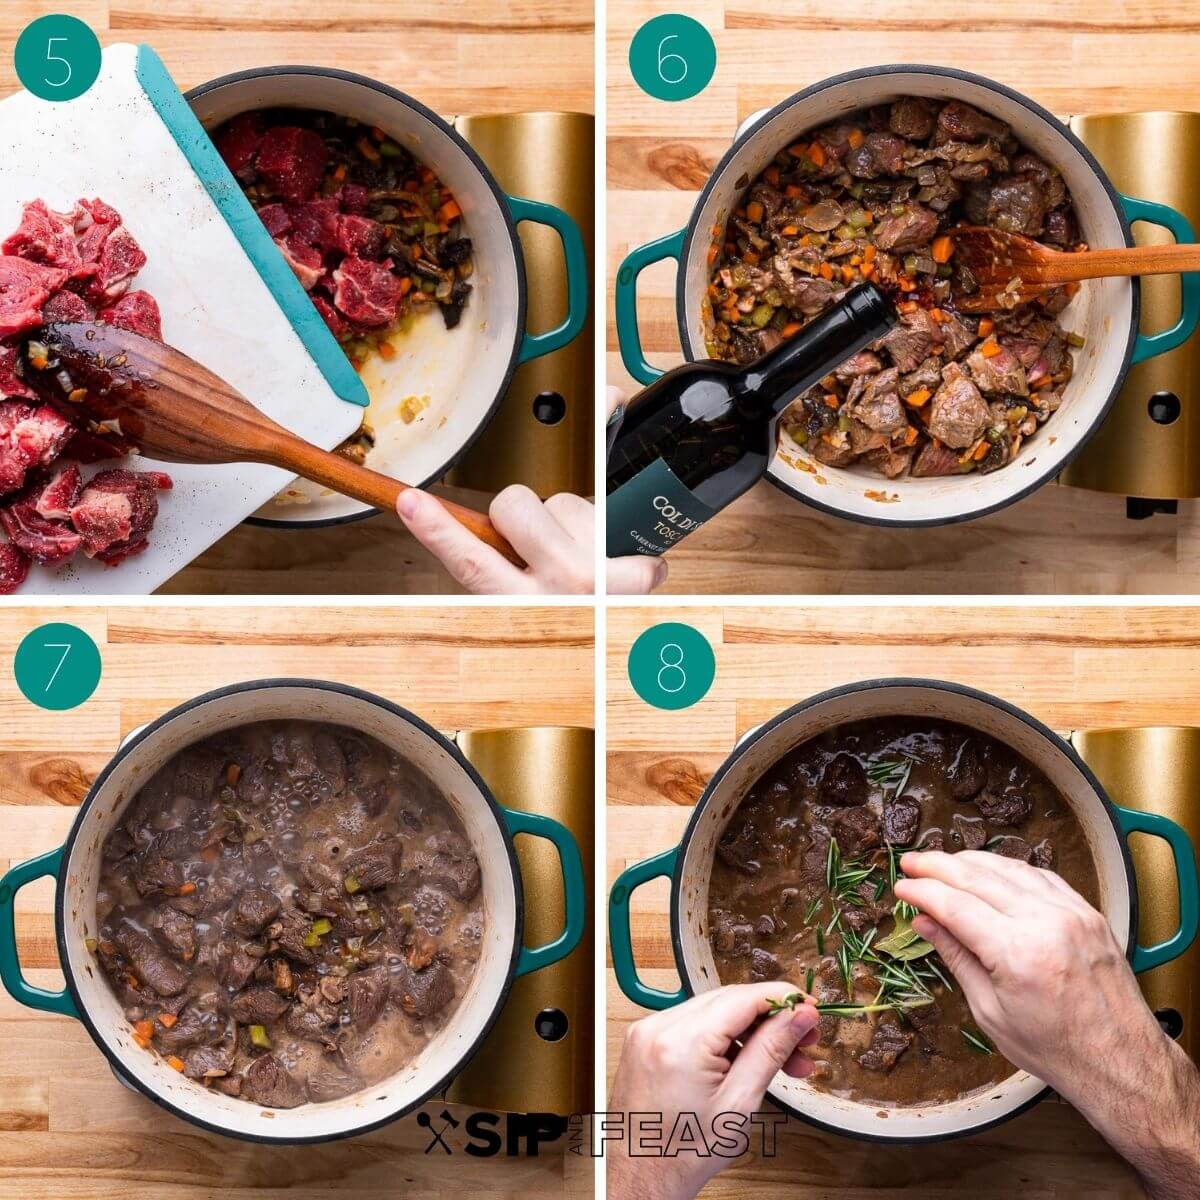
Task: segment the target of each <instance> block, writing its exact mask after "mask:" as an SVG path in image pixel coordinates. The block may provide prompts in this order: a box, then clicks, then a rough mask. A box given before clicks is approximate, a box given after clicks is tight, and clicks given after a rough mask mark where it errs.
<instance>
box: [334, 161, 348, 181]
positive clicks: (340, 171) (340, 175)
mask: <svg viewBox="0 0 1200 1200" xmlns="http://www.w3.org/2000/svg"><path fill="white" fill-rule="evenodd" d="M345 178H346V164H345V163H339V164H338V166H337V167H335V168H334V172H333V182H334V183H341V182H342V180H344V179H345Z"/></svg>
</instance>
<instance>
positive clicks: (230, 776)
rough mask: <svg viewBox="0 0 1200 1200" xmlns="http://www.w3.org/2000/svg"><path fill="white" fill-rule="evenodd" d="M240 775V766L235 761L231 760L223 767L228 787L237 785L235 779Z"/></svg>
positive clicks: (239, 777)
mask: <svg viewBox="0 0 1200 1200" xmlns="http://www.w3.org/2000/svg"><path fill="white" fill-rule="evenodd" d="M241 777H242V768H241V767H240V766H239V765H238V764H237V763H235V762H231V763H230V764H229V765H228V766H227V767H226V768H225V782H226V783H227V784H229V786H230V787H237V781H238V780H239V779H241Z"/></svg>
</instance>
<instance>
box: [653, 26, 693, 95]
mask: <svg viewBox="0 0 1200 1200" xmlns="http://www.w3.org/2000/svg"><path fill="white" fill-rule="evenodd" d="M678 36H679V34H677V33H670V34H668V35H667V36H666V37H665V38H663V40H662V41H661V42H659V43H658V77H659V78H660V79H661V80H662V81H663V83H670V84H676V83H682V82H683V81H684V80H685V79H686V78H687V73H688V65H687V59H686V58H684V57H683V55H682V54H664V53H663V47H664V46H665V45H666V44H667V43H668V42H669V41H672V40H674V39H675V38H677V37H678ZM671 59H675V60H676V62H678V63H681V64H682V66H683V73H682V74H681V75H679V76H678V77H677V78H676V79H671V78H670V77H669V76H668V75H667V73H666V71H664V70H663V67H664V66H666V64H667V63H668V62H670V61H671Z"/></svg>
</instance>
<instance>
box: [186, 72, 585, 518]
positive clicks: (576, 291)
mask: <svg viewBox="0 0 1200 1200" xmlns="http://www.w3.org/2000/svg"><path fill="white" fill-rule="evenodd" d="M187 100H188V103H189V104H190V105H191V106H192V111H193V112H194V113H195V114H196V116H197V117H198V118H199V120H200V123H201V124H202V125H203V126H204V127H205V129H207V130H209V131H212V130H213V129H215V128H216V127H217V126H219V125H220V124H222V122H224V121H227V120H229V119H230V118H231V117H234V116H237V115H238V114H239V113H243V112H248V111H252V110H254V109H260V108H310V109H317V110H320V111H324V112H333V113H337V114H338V115H339V116H344V117H353V118H355V119H356V120H359V121H361V122H363V123H364V124H365V125H368V126H371V125H374V126H377V127H378V128H380V129H382V130H383V131H384V132H385V133H386V134H387V135H388V136H389V137H391V138H392V139H394V140H395V141H397V142H399V143H400V144H401V145H402V146H404V147H406V148H407V149H408V150H410V151H411V152H412V154H413V155H414V156H415V157H416V158H417V159H418V160H419V161H420V162H422V163H424V164H425V165H426V166H428V167H430V168H431V169H432V170H433V171H434V173H435V174H436V175H437V176H438V178H439V179H441V181H442V182H443V183H444V184H445V185H446V186H447V187H448V188H449V189H450V190H451V192H453V194H454V198H455V199H456V200H457V201H458V204H459V206H460V207H461V208H462V211H463V230H464V232H465V234H466V235H467V236H468V237H470V238H471V241H472V246H473V254H472V262H473V264H474V272H473V274H472V277H471V280H470V282H471V284H472V287H473V291H472V292H471V296H470V299H469V300H468V302H467V305H466V307H465V308H464V309H463V313H462V320H461V321H460V322H459V324H458V326H457V327H456V328H455V329H452V330H448V329H446V328H445V327H444V325H443V322H442V321H441V319H440V317H438V316H437V314H433V313H431V314H426V315H425V316H424V317H423V318H422V319H421V320H420V321H419V322H418V323H417V325H416V326H415V327H414V329H413V330H412V336H408V337H397V338H395V339H394V341H393V344H394V346H395V349H396V351H397V353H396V356H395V357H394V358H393V359H391V360H390V361H384V360H383V359H382V358H380V357H378V356H372V358H371V360H370V362H369V364H368V366H367V367H366V368H365V369H364V381H365V382H366V383H367V386H368V390H369V391H370V393H371V396H372V401H373V403H372V415H371V418H370V419H371V423H372V425H373V427H374V430H375V434H376V444H375V448H374V450H373V451H372V453H371V465H372V466H373V467H374V468H375V469H376V470H380V471H383V472H384V473H385V474H391V475H394V476H395V477H396V478H398V479H403V480H404V481H405V482H406V483H411V484H414V485H418V486H421V487H425V486H427V485H428V484H430V483H433V482H434V481H436V480H438V479H440V478H441V477H442V476H443V475H445V474H446V472H447V471H448V470H450V468H451V467H453V466H454V465H455V463H457V462H458V460H459V459H460V458H461V457H462V456H463V455H464V454H465V453H466V452H467V450H468V449H469V448H470V446H471V445H472V444H473V443H474V441H475V440H476V438H477V437H478V436H479V435H480V434H481V433H482V432H483V430H484V428H485V427H486V425H487V423H488V422H489V421H490V420H491V419H492V416H493V415H494V414H495V411H496V408H497V407H498V406H499V404H500V401H501V399H502V398H503V396H504V393H505V391H506V390H507V388H508V385H509V383H510V381H511V380H512V376H513V372H514V371H515V370H516V369H517V367H518V366H519V365H520V364H521V363H524V362H528V361H529V360H530V359H533V358H540V357H541V356H542V355H543V354H549V353H551V352H552V351H554V350H558V349H560V348H561V347H562V346H565V345H566V344H567V343H568V342H570V341H572V340H573V339H574V338H575V337H576V336H577V335H578V333H579V331H580V330H581V329H582V328H583V324H584V321H585V320H586V317H587V305H588V282H587V257H586V253H585V250H584V245H583V237H582V235H581V234H580V232H579V226H578V225H576V223H575V222H574V220H572V218H571V217H570V216H569V215H568V214H567V213H565V212H563V211H562V209H560V208H556V207H555V206H554V205H552V204H543V203H541V202H540V201H535V200H526V199H523V198H521V197H519V196H509V195H506V194H505V193H504V192H503V191H501V189H500V185H499V184H498V183H497V182H496V180H495V178H494V177H493V176H492V173H491V172H490V171H489V170H488V168H487V166H486V165H485V164H484V162H483V160H482V159H481V158H480V157H479V155H478V154H476V153H475V151H474V150H473V149H472V148H471V147H470V146H469V145H468V144H467V142H466V141H464V140H463V138H462V137H461V136H460V135H459V134H458V133H456V132H455V131H454V129H453V128H451V126H450V125H449V124H447V123H446V122H445V121H444V120H442V118H441V117H439V116H438V115H437V114H436V113H433V112H431V111H430V110H429V109H428V108H426V107H425V106H424V105H423V104H421V103H419V102H418V101H416V100H414V99H413V98H412V97H411V96H407V95H405V94H404V93H403V92H400V91H397V90H396V89H395V88H391V87H388V86H387V85H386V84H383V83H379V82H377V81H376V80H374V79H368V78H367V77H366V76H363V75H354V74H351V73H350V72H348V71H337V70H333V69H330V68H326V67H303V66H281V67H266V68H262V69H258V70H251V71H241V72H239V73H237V74H235V75H223V76H222V77H221V78H220V79H214V80H213V81H212V82H211V83H205V84H202V85H201V86H200V87H197V88H193V89H192V91H190V92H188V93H187ZM522 221H533V222H535V223H537V224H541V225H549V226H550V227H551V228H552V229H554V231H555V232H556V233H557V234H558V236H559V237H560V238H561V239H562V245H563V253H564V254H565V256H566V273H567V299H568V311H567V315H566V317H565V318H564V319H563V321H562V323H561V324H559V325H558V326H557V327H556V328H554V329H550V330H547V331H546V332H544V333H537V334H533V333H528V332H526V329H525V305H526V296H527V293H528V287H529V281H528V280H527V279H526V276H525V258H524V255H523V253H522V251H521V242H520V239H519V238H518V237H517V225H518V224H519V223H520V222H522ZM409 396H417V397H428V398H429V405H428V407H426V408H425V409H423V410H422V411H421V412H420V413H419V414H418V416H417V417H416V419H415V420H413V421H412V422H411V423H406V422H405V421H404V420H402V419H398V411H399V408H400V405H401V402H402V401H403V400H405V399H406V398H407V397H409ZM313 495H314V497H316V498H315V499H314V500H312V501H311V502H310V503H308V504H305V505H293V506H278V505H276V506H271V508H270V509H268V510H264V512H263V513H260V514H258V517H257V518H255V519H256V520H263V521H265V523H267V524H271V525H289V526H296V527H306V528H307V527H312V526H321V525H331V524H340V523H341V522H344V521H351V520H359V519H361V518H363V517H368V516H371V515H372V514H373V513H374V512H375V509H373V508H370V507H367V506H364V505H363V504H362V503H361V502H360V501H357V500H350V499H348V498H345V497H340V496H328V495H320V494H319V491H318V490H317V489H313Z"/></svg>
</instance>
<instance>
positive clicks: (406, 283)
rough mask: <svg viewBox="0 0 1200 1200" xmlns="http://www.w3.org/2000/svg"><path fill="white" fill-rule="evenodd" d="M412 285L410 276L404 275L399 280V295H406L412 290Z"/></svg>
mask: <svg viewBox="0 0 1200 1200" xmlns="http://www.w3.org/2000/svg"><path fill="white" fill-rule="evenodd" d="M412 285H413V281H412V276H411V275H405V276H404V277H403V278H402V279H401V280H400V295H402V296H407V295H408V293H409V292H411V291H412Z"/></svg>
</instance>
